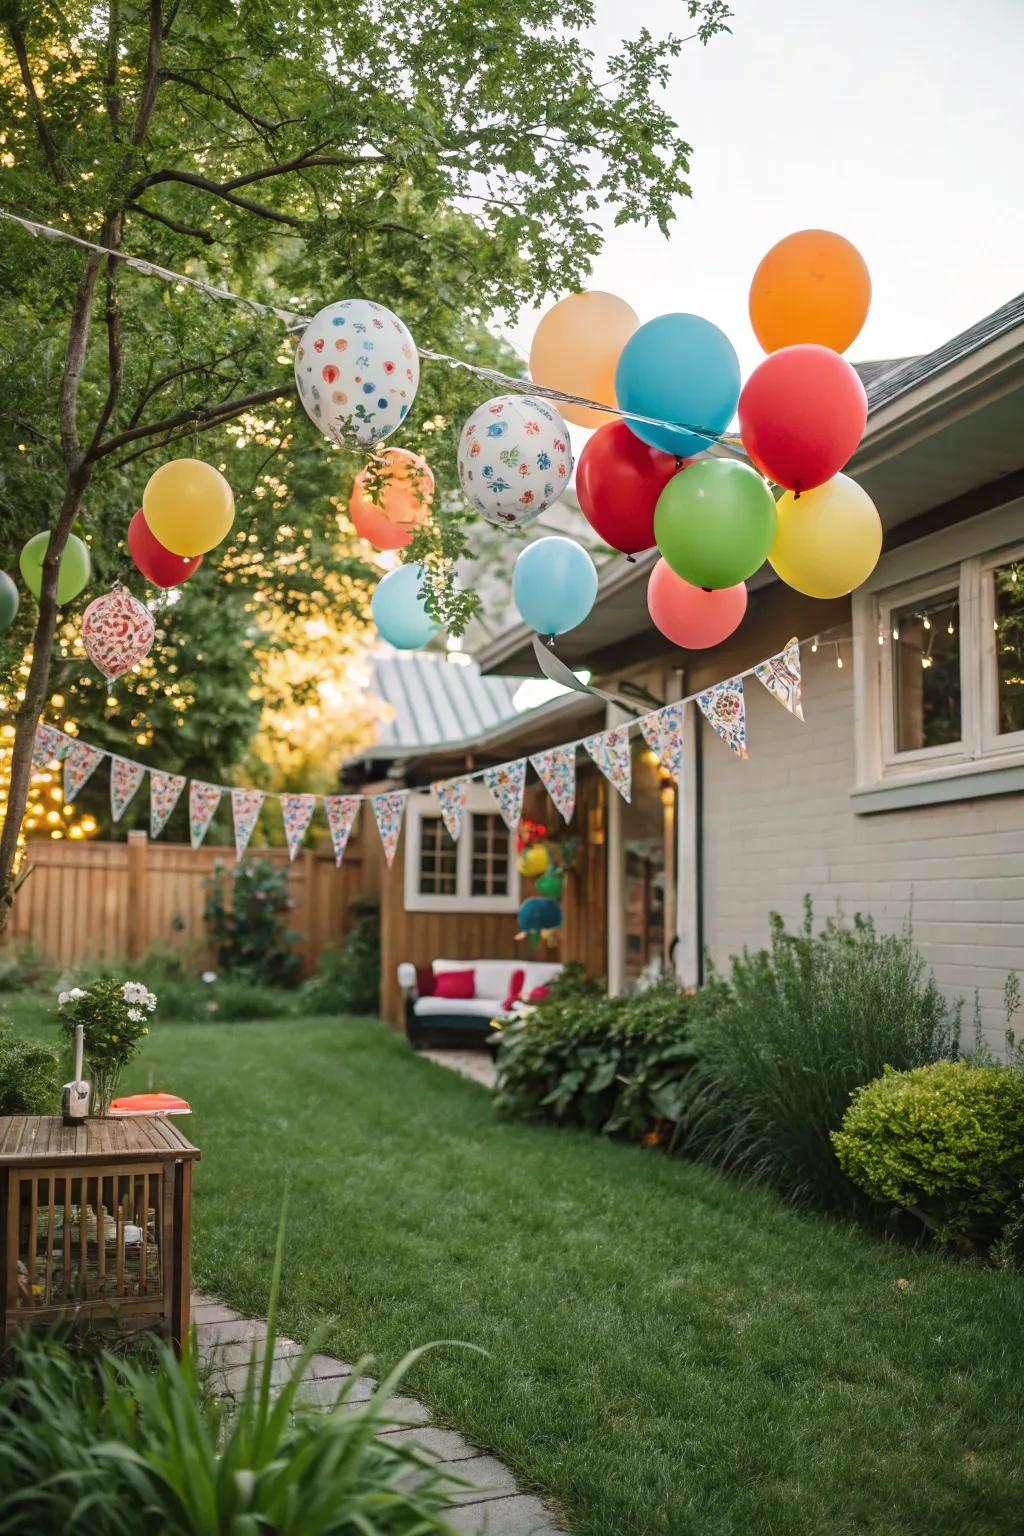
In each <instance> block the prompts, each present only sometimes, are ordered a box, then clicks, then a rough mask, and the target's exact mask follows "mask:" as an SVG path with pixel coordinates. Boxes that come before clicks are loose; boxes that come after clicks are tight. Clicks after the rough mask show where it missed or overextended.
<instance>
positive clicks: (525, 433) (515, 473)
mask: <svg viewBox="0 0 1024 1536" xmlns="http://www.w3.org/2000/svg"><path fill="white" fill-rule="evenodd" d="M571 474H572V446H571V444H570V442H569V433H568V431H567V429H566V425H565V422H564V421H563V420H562V418H561V416H560V414H559V412H558V411H557V410H556V409H555V407H554V406H553V405H552V404H551V403H550V401H548V400H543V399H539V398H537V397H536V396H534V395H499V396H498V398H497V399H496V400H488V401H487V402H486V403H485V404H484V405H481V406H479V407H478V408H477V410H475V411H474V412H473V414H472V416H471V417H470V418H469V420H468V421H467V422H466V425H465V426H464V427H463V429H462V435H461V437H460V438H459V480H460V481H461V483H462V489H463V492H464V494H465V496H466V499H467V501H471V502H472V503H473V506H474V507H476V509H477V511H478V512H480V513H481V514H482V515H483V516H484V517H485V518H486V519H487V521H488V522H489V523H495V524H497V526H498V527H504V528H521V527H522V526H523V524H524V523H530V522H532V521H533V519H534V518H535V517H539V516H540V514H541V513H542V512H543V511H544V509H545V507H550V506H551V504H552V502H555V501H557V500H558V498H559V496H561V494H562V492H563V491H564V490H565V488H566V486H567V485H568V484H569V476H570V475H571Z"/></svg>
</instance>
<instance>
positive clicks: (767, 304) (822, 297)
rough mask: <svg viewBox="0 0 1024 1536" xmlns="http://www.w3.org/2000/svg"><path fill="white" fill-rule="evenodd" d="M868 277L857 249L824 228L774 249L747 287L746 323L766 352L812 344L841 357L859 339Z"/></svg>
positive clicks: (867, 297)
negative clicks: (747, 310)
mask: <svg viewBox="0 0 1024 1536" xmlns="http://www.w3.org/2000/svg"><path fill="white" fill-rule="evenodd" d="M870 303H871V277H870V274H869V273H868V269H867V265H866V264H865V261H864V258H863V256H862V255H861V254H860V252H859V251H858V250H857V247H856V246H854V245H851V244H850V242H849V240H846V239H844V238H843V236H842V235H834V234H832V232H831V231H830V230H827V229H802V230H800V232H799V233H798V234H795V235H787V236H786V238H785V239H784V240H780V241H779V243H778V245H773V246H772V248H771V250H770V251H769V252H768V254H767V256H765V257H764V258H763V260H762V262H761V264H760V266H759V267H758V269H757V271H756V272H755V273H754V281H753V282H752V283H751V285H750V323H751V325H752V326H753V327H754V334H755V335H756V336H757V339H758V341H759V342H760V343H761V345H762V347H763V348H764V350H765V351H766V352H777V351H778V349H779V348H780V347H793V346H798V345H800V344H801V343H803V342H815V343H817V345H818V346H820V347H831V348H832V350H833V352H845V351H846V349H847V347H848V346H849V345H850V343H851V342H853V341H855V340H856V338H857V337H858V336H859V335H860V331H861V327H862V326H863V324H864V321H865V320H866V319H867V314H868V306H869V305H870Z"/></svg>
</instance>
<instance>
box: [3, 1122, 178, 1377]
mask: <svg viewBox="0 0 1024 1536" xmlns="http://www.w3.org/2000/svg"><path fill="white" fill-rule="evenodd" d="M198 1157H199V1152H198V1150H197V1149H196V1148H195V1147H194V1146H193V1145H192V1144H191V1142H189V1141H186V1139H185V1137H184V1136H183V1135H182V1134H181V1132H180V1131H179V1130H178V1129H177V1126H176V1125H175V1124H174V1123H173V1122H172V1121H171V1120H169V1119H168V1118H167V1117H166V1116H164V1115H155V1116H152V1117H150V1116H145V1117H139V1118H126V1119H120V1118H117V1117H114V1118H111V1119H93V1120H85V1121H82V1122H81V1123H80V1124H78V1125H73V1126H66V1125H64V1124H63V1122H62V1121H61V1120H60V1119H59V1117H56V1116H48V1115H12V1116H0V1350H2V1349H4V1348H5V1347H6V1344H7V1341H8V1339H9V1338H10V1336H11V1332H12V1330H13V1329H15V1328H19V1327H24V1326H26V1325H45V1324H48V1323H53V1322H56V1321H57V1320H58V1319H62V1318H70V1319H73V1320H74V1321H75V1322H76V1323H79V1324H83V1325H87V1326H89V1327H100V1328H102V1327H111V1326H114V1327H116V1328H119V1329H123V1330H126V1331H135V1330H138V1329H145V1328H155V1329H159V1330H160V1331H161V1332H162V1333H164V1334H166V1335H167V1336H168V1337H169V1338H171V1339H172V1340H173V1341H174V1343H175V1344H176V1345H177V1346H178V1347H179V1348H180V1346H181V1344H182V1342H183V1340H184V1339H185V1337H186V1336H187V1334H188V1326H189V1292H190V1288H191V1281H192V1275H191V1269H192V1164H193V1163H194V1162H195V1161H196V1160H197V1158H198Z"/></svg>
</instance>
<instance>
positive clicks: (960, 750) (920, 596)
mask: <svg viewBox="0 0 1024 1536" xmlns="http://www.w3.org/2000/svg"><path fill="white" fill-rule="evenodd" d="M965 585H969V583H965V580H964V568H963V566H951V567H948V568H947V569H946V570H945V571H938V572H936V574H935V575H934V576H933V577H928V578H927V579H926V580H923V581H915V582H909V583H905V584H904V585H903V586H901V587H892V588H890V589H889V590H888V591H886V592H884V593H881V594H880V595H879V599H878V609H877V612H878V627H879V633H880V634H881V635H882V638H883V641H884V644H882V645H880V646H878V647H877V649H878V657H877V660H878V664H879V667H880V675H879V713H880V717H881V718H880V720H879V728H880V731H881V744H882V769H883V773H885V774H888V773H890V772H892V773H901V772H913V771H914V769H915V768H917V767H918V765H920V764H927V763H940V762H944V761H947V760H949V761H952V760H954V759H962V758H963V757H964V755H965V746H964V744H965V742H969V741H971V740H972V737H973V733H974V729H975V723H974V719H973V716H974V713H975V710H976V703H977V695H976V692H975V690H974V689H972V688H971V686H970V671H971V668H970V657H969V651H970V649H971V646H970V637H969V636H968V635H967V633H966V629H967V627H968V626H965V624H964V622H963V615H964V614H965V613H971V612H973V611H974V609H973V606H971V604H970V594H969V592H966V591H965ZM951 589H955V590H956V592H957V596H958V599H959V603H960V624H959V634H958V635H957V644H958V648H959V652H960V739H959V741H950V742H945V743H943V744H942V745H941V746H937V747H915V748H912V749H909V750H904V751H902V752H901V751H899V750H898V749H897V746H896V698H895V689H894V681H893V666H892V662H893V640H892V631H893V626H894V623H895V617H894V616H895V614H896V613H897V612H898V611H899V610H900V609H905V608H910V607H917V606H920V607H921V608H927V606H928V602H929V599H931V598H934V597H938V596H939V594H940V593H941V592H949V591H950V590H951Z"/></svg>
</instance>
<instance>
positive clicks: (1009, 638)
mask: <svg viewBox="0 0 1024 1536" xmlns="http://www.w3.org/2000/svg"><path fill="white" fill-rule="evenodd" d="M992 632H993V636H994V646H995V655H994V658H993V662H994V669H995V685H996V717H997V718H996V733H997V734H998V735H1000V736H1012V735H1015V734H1016V733H1017V732H1018V731H1024V560H1022V562H1021V563H1020V565H1018V563H1017V561H1016V560H1011V561H1010V562H1009V564H1006V565H997V566H995V567H994V568H993V570H992Z"/></svg>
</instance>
